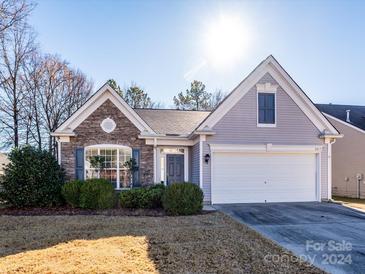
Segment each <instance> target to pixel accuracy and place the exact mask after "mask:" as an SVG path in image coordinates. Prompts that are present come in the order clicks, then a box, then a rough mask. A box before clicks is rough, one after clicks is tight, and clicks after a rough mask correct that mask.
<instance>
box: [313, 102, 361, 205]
mask: <svg viewBox="0 0 365 274" xmlns="http://www.w3.org/2000/svg"><path fill="white" fill-rule="evenodd" d="M317 107H318V108H319V109H320V110H321V111H322V112H323V113H324V114H325V115H326V117H327V118H328V119H329V120H330V122H331V123H332V124H333V125H334V126H335V127H336V128H337V129H338V130H339V131H340V132H341V133H343V135H344V137H343V138H342V139H340V140H337V142H336V143H335V144H334V145H333V152H332V153H333V154H332V155H333V157H332V158H333V161H332V165H333V169H332V170H333V173H332V178H333V180H332V191H333V194H334V195H338V196H346V197H354V198H365V181H364V179H365V178H364V176H365V106H349V105H335V104H318V105H317Z"/></svg>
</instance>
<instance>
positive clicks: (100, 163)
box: [85, 145, 132, 189]
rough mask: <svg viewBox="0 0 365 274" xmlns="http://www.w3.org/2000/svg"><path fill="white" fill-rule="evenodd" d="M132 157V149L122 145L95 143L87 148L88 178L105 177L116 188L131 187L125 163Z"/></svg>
mask: <svg viewBox="0 0 365 274" xmlns="http://www.w3.org/2000/svg"><path fill="white" fill-rule="evenodd" d="M131 157H132V149H131V148H130V147H127V146H121V145H93V146H88V147H86V148H85V172H86V176H85V177H86V179H90V178H104V179H107V180H109V181H110V182H111V183H112V184H113V185H114V187H115V188H116V189H120V188H128V187H130V183H131V180H130V176H129V172H128V169H127V168H126V167H125V166H124V163H125V162H126V161H128V160H130V158H131Z"/></svg>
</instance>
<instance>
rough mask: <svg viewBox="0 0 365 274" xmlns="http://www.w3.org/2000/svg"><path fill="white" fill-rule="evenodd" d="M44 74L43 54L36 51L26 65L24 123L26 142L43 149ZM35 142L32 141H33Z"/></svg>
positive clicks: (24, 77)
mask: <svg viewBox="0 0 365 274" xmlns="http://www.w3.org/2000/svg"><path fill="white" fill-rule="evenodd" d="M42 76H43V66H42V56H41V54H40V53H39V52H38V51H35V52H34V53H33V55H32V56H31V58H29V60H28V62H27V64H26V66H24V73H23V83H24V87H25V89H26V90H27V92H26V93H25V100H24V101H23V105H22V110H23V112H24V114H23V117H24V120H23V121H24V124H25V128H26V140H25V142H26V144H29V143H33V142H34V143H35V145H36V146H37V147H38V148H39V149H42V144H43V143H42V136H43V135H44V128H43V121H42V119H41V113H40V110H41V107H40V99H39V94H40V92H41V88H42V86H41V83H42ZM31 140H32V141H33V142H32V141H31Z"/></svg>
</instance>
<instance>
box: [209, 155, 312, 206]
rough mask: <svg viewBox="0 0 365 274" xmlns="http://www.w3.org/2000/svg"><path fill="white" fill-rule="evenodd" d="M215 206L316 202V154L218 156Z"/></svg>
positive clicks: (214, 179) (215, 159) (213, 170)
mask: <svg viewBox="0 0 365 274" xmlns="http://www.w3.org/2000/svg"><path fill="white" fill-rule="evenodd" d="M213 157H214V159H213V164H212V165H213V166H212V186H211V187H212V203H216V204H217V203H265V202H300V201H316V200H317V199H316V196H317V193H316V192H317V191H316V166H317V165H316V154H314V153H313V154H312V153H306V154H305V153H297V154H295V153H280V154H279V153H243V152H215V153H213Z"/></svg>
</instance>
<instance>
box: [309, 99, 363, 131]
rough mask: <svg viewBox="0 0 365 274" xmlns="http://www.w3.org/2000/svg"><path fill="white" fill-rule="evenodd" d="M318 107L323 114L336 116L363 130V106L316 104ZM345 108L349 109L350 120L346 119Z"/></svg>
mask: <svg viewBox="0 0 365 274" xmlns="http://www.w3.org/2000/svg"><path fill="white" fill-rule="evenodd" d="M316 106H317V107H318V109H319V110H320V111H322V112H323V113H325V114H329V115H330V116H332V117H334V118H337V119H339V120H341V121H342V122H344V123H345V124H348V125H351V126H355V127H357V128H359V129H362V130H365V106H352V105H337V104H316ZM347 110H350V122H347V121H346V118H347V112H346V111H347Z"/></svg>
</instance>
